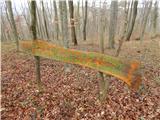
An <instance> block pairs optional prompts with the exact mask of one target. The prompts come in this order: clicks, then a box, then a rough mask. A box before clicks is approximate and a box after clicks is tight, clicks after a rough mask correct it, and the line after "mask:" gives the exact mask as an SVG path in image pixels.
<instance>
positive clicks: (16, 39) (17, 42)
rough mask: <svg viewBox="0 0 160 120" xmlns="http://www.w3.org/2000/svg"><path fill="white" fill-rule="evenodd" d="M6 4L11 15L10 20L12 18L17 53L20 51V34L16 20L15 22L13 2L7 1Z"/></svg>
mask: <svg viewBox="0 0 160 120" xmlns="http://www.w3.org/2000/svg"><path fill="white" fill-rule="evenodd" d="M5 2H6V6H7V10H8V13H9V18H10V23H11V27H12V31H13V34H14V40H15V41H16V46H17V51H19V41H18V33H17V28H16V23H15V20H14V15H13V11H12V2H11V1H5Z"/></svg>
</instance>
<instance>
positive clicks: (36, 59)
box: [31, 1, 42, 90]
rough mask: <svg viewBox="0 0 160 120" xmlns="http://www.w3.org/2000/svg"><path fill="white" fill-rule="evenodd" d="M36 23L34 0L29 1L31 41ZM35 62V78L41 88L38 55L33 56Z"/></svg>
mask: <svg viewBox="0 0 160 120" xmlns="http://www.w3.org/2000/svg"><path fill="white" fill-rule="evenodd" d="M36 24H37V17H36V1H31V32H32V36H33V41H36V40H37V33H36ZM33 45H34V42H33ZM34 57H35V62H36V80H37V84H38V87H39V90H41V87H42V86H41V77H40V57H39V56H34Z"/></svg>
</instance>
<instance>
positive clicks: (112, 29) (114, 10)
mask: <svg viewBox="0 0 160 120" xmlns="http://www.w3.org/2000/svg"><path fill="white" fill-rule="evenodd" d="M110 10H111V11H110V25H109V48H110V49H113V48H114V43H115V42H114V39H115V33H116V26H117V16H118V1H112V2H111V6H110Z"/></svg>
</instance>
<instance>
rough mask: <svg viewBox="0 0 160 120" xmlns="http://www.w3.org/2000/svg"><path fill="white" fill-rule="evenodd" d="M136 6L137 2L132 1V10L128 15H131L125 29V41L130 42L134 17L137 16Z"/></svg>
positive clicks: (135, 0) (136, 0)
mask: <svg viewBox="0 0 160 120" xmlns="http://www.w3.org/2000/svg"><path fill="white" fill-rule="evenodd" d="M137 6H138V0H134V3H133V10H132V13H130V14H132V15H131V18H130V21H129V23H128V29H127V34H126V38H125V40H126V41H129V40H130V37H131V35H132V32H133V28H134V24H135V20H136V16H137ZM131 9H132V8H131Z"/></svg>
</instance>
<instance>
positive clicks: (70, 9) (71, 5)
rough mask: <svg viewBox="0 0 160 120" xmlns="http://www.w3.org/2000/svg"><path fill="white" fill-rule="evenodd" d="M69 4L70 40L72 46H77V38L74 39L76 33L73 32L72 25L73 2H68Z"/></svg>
mask: <svg viewBox="0 0 160 120" xmlns="http://www.w3.org/2000/svg"><path fill="white" fill-rule="evenodd" d="M68 4H69V11H70V23H71V38H72V42H73V43H74V45H77V44H78V43H77V38H76V31H75V24H74V21H75V19H74V6H73V0H69V1H68Z"/></svg>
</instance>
